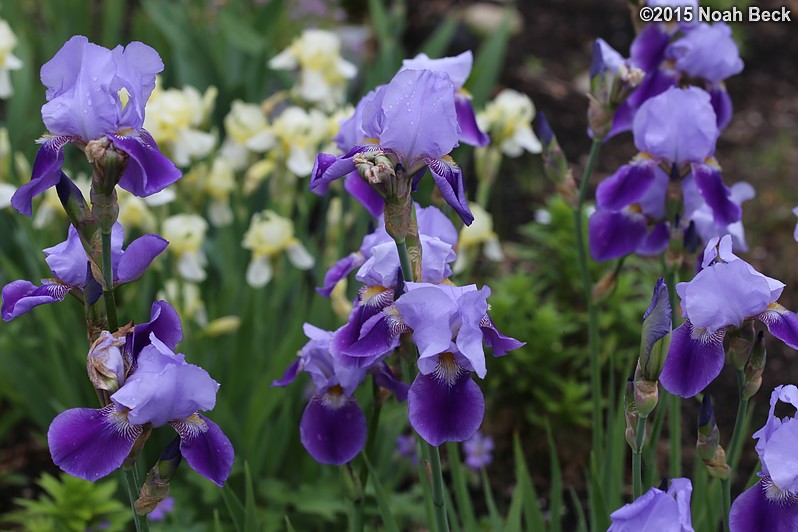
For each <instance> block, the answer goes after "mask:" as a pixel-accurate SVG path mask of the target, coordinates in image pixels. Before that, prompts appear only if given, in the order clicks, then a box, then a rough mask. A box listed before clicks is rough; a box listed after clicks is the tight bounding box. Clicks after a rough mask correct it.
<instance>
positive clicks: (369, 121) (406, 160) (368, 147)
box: [310, 70, 474, 224]
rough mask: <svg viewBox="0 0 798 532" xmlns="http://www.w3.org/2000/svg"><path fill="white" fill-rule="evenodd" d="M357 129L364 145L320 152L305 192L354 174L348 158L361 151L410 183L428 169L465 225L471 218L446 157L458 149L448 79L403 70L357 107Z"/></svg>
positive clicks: (460, 178) (456, 168)
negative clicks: (374, 154) (397, 167)
mask: <svg viewBox="0 0 798 532" xmlns="http://www.w3.org/2000/svg"><path fill="white" fill-rule="evenodd" d="M360 127H361V129H362V130H363V133H364V134H365V136H366V137H367V138H369V139H370V140H369V141H368V142H367V143H363V142H362V141H361V142H360V143H359V144H358V145H356V146H354V147H353V148H352V149H351V150H350V151H349V152H348V153H347V154H345V155H343V156H341V157H336V156H334V155H329V154H326V153H320V154H319V155H318V156H317V157H316V162H315V164H314V168H313V172H312V177H311V183H310V189H311V190H313V189H316V188H317V187H320V186H323V185H326V184H328V183H330V182H332V181H334V180H336V179H339V178H341V177H343V176H345V175H347V174H350V173H351V172H352V171H354V170H355V163H354V162H353V157H354V156H355V155H356V154H358V153H362V152H364V151H374V150H382V151H384V152H386V153H389V154H392V155H393V156H394V157H396V158H397V159H398V162H399V164H401V166H402V167H403V168H404V169H405V171H406V172H407V175H408V176H412V179H413V182H414V183H416V182H417V181H418V180H419V179H421V177H422V176H423V174H424V172H425V170H426V169H427V168H429V170H430V172H431V173H432V178H433V179H434V180H435V183H436V184H437V186H438V189H439V190H440V192H441V194H442V195H443V198H444V199H445V200H446V202H447V203H449V205H451V206H452V208H454V210H455V211H457V213H458V214H459V215H460V217H461V218H462V219H463V221H464V222H465V223H466V224H470V223H471V222H472V221H473V219H474V217H473V215H472V214H471V211H470V210H469V208H468V201H467V199H466V195H465V183H464V181H463V174H462V172H461V170H460V167H459V166H457V164H456V163H455V162H454V161H453V160H452V159H451V157H449V156H448V155H447V154H448V153H449V152H451V151H452V149H453V148H454V147H456V146H457V145H458V139H459V136H460V132H461V128H460V126H459V125H458V122H457V111H456V106H455V98H454V85H453V83H452V80H451V78H450V77H449V75H448V74H446V73H443V72H434V71H431V70H403V71H401V72H399V73H398V74H396V76H394V78H393V79H392V80H391V82H390V83H388V84H387V85H384V86H382V87H380V88H378V89H377V90H375V91H374V94H373V95H372V96H371V98H370V99H369V100H368V101H366V102H364V103H363V109H362V115H361V124H360Z"/></svg>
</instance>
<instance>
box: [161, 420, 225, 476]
mask: <svg viewBox="0 0 798 532" xmlns="http://www.w3.org/2000/svg"><path fill="white" fill-rule="evenodd" d="M171 425H172V427H174V429H175V430H176V431H177V433H178V434H179V435H180V454H182V455H183V458H185V459H186V462H188V465H190V466H191V467H192V469H194V470H195V471H196V472H197V473H199V474H200V475H202V476H204V477H205V478H207V479H208V480H210V481H212V482H214V483H215V484H216V485H218V486H219V487H221V486H223V485H224V481H225V480H227V477H228V476H229V475H230V470H231V469H232V468H233V459H234V458H235V452H234V451H233V444H232V443H230V440H229V438H228V437H227V436H226V435H225V433H224V432H222V429H221V428H219V425H217V424H216V423H214V422H213V421H211V420H210V419H208V418H207V417H205V416H203V415H201V414H194V415H193V416H190V417H189V418H187V419H181V420H177V421H172V422H171Z"/></svg>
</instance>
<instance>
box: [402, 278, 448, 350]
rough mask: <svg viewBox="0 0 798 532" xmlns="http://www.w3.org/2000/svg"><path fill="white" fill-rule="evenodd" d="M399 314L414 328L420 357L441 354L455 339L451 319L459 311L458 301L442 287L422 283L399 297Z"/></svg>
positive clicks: (414, 341) (415, 342) (414, 339)
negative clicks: (422, 284)
mask: <svg viewBox="0 0 798 532" xmlns="http://www.w3.org/2000/svg"><path fill="white" fill-rule="evenodd" d="M395 305H396V308H397V309H398V310H399V315H400V316H402V319H403V320H404V322H405V323H406V324H407V326H408V327H410V328H411V329H413V343H414V344H416V346H418V351H419V356H420V357H421V358H426V357H431V356H435V355H438V354H440V353H442V352H444V351H446V350H447V349H448V348H449V344H450V343H451V341H452V327H451V324H450V320H451V319H452V316H453V315H454V314H455V313H456V312H457V306H456V304H455V302H454V301H453V300H452V298H450V297H449V296H448V295H447V294H446V293H445V292H443V291H442V290H438V289H437V288H435V287H432V286H422V287H419V288H415V289H413V290H411V291H409V292H407V293H405V294H402V296H401V297H399V299H397V300H396V303H395Z"/></svg>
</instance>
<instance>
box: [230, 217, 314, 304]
mask: <svg viewBox="0 0 798 532" xmlns="http://www.w3.org/2000/svg"><path fill="white" fill-rule="evenodd" d="M241 245H242V246H243V247H244V248H245V249H249V250H251V251H252V260H251V261H250V263H249V267H247V283H249V285H250V286H252V287H253V288H259V287H262V286H266V285H267V284H268V283H269V281H271V279H272V276H273V275H274V268H273V266H272V260H273V259H274V257H276V256H277V255H279V254H280V253H282V252H285V253H286V255H288V260H289V261H290V262H291V264H293V265H294V266H295V267H297V268H299V269H300V270H309V269H310V268H312V267H313V265H314V264H315V259H314V258H313V256H312V255H311V254H310V253H309V252H308V250H307V249H306V248H305V246H304V245H302V242H300V241H299V240H298V239H297V238H296V237H295V236H294V222H293V221H291V220H290V219H288V218H284V217H282V216H279V215H278V214H277V213H275V212H273V211H268V210H267V211H263V212H259V213H256V214H255V215H254V216H252V221H251V223H250V224H249V229H248V230H247V232H246V233H245V234H244V241H243V242H242V243H241Z"/></svg>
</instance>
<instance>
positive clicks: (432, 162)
mask: <svg viewBox="0 0 798 532" xmlns="http://www.w3.org/2000/svg"><path fill="white" fill-rule="evenodd" d="M424 161H425V162H426V163H427V166H428V167H429V171H430V173H431V174H432V179H433V180H434V181H435V184H436V185H438V190H440V191H441V196H443V199H444V200H446V203H448V204H449V205H451V207H452V208H453V209H454V210H455V212H456V213H457V214H458V215H459V216H460V218H461V219H462V220H463V223H464V224H466V225H471V222H473V221H474V215H473V214H471V209H470V208H469V206H468V198H466V192H465V182H464V181H463V172H462V171H461V170H460V167H459V166H458V165H457V163H455V162H454V161H453V160H452V158H451V157H443V158H440V159H433V158H426V159H424Z"/></svg>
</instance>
